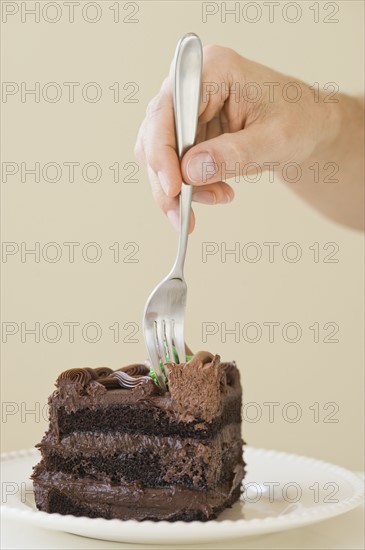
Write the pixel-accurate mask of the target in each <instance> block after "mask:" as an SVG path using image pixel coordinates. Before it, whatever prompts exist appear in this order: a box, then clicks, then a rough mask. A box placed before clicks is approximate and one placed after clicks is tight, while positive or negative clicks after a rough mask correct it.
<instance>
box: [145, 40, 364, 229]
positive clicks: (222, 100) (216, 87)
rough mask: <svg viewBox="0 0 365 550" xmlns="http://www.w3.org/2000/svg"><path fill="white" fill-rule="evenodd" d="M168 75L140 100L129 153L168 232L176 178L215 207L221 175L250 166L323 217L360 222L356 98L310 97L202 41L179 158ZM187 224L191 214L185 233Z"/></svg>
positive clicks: (175, 219) (175, 212)
mask: <svg viewBox="0 0 365 550" xmlns="http://www.w3.org/2000/svg"><path fill="white" fill-rule="evenodd" d="M172 81H173V74H172V67H171V70H170V74H169V76H168V77H167V78H166V79H165V80H164V82H163V83H162V86H161V89H160V92H159V93H158V94H157V96H156V97H154V98H153V99H152V101H151V102H150V103H149V105H148V108H147V112H146V117H145V119H144V121H143V122H142V124H141V127H140V129H139V133H138V137H137V142H136V146H135V155H136V157H137V159H138V160H139V161H140V162H142V163H144V164H145V165H146V167H147V172H148V176H149V179H150V182H151V187H152V193H153V196H154V199H155V200H156V202H157V204H158V205H159V206H160V208H161V209H162V210H163V212H164V213H165V214H166V215H167V217H168V218H169V220H170V222H171V223H172V225H173V226H174V227H175V229H177V230H179V193H180V189H181V181H182V180H184V181H185V182H186V183H189V184H192V185H193V186H194V188H193V200H194V201H196V202H203V203H205V204H223V203H229V202H231V201H232V200H233V198H234V191H233V188H232V186H231V185H229V184H228V183H226V182H225V181H224V180H225V179H229V178H231V177H232V176H234V175H235V174H237V175H240V174H241V175H242V174H243V175H246V176H248V177H250V176H251V177H252V176H254V177H255V176H256V175H257V174H258V171H259V170H262V171H267V170H269V171H270V177H272V178H275V179H274V181H275V182H276V181H278V180H281V181H283V182H284V183H285V184H286V185H287V186H288V187H289V188H290V189H292V190H293V191H294V192H295V193H297V194H298V195H299V196H301V197H302V198H303V199H304V200H305V201H307V202H308V203H309V204H311V205H312V206H313V208H315V209H316V210H318V211H319V212H321V213H322V214H324V215H325V216H327V217H328V218H330V219H332V220H334V221H336V222H338V223H341V224H343V225H345V226H348V227H351V228H354V229H363V228H364V208H363V204H364V164H363V151H364V106H363V102H362V101H361V100H359V99H356V98H352V97H350V96H346V95H344V94H335V95H332V96H331V95H330V93H329V92H330V91H331V90H327V91H326V92H322V91H319V92H318V91H317V93H316V95H315V91H314V90H313V88H310V86H309V85H308V84H305V83H304V82H301V81H300V80H296V79H294V78H292V77H288V76H285V75H282V74H280V73H278V72H276V71H273V70H271V69H269V68H267V67H264V66H263V65H260V64H259V63H255V62H252V61H249V60H248V59H245V58H243V57H241V56H240V55H239V54H238V53H236V52H235V51H233V50H231V49H228V48H223V47H221V46H214V45H211V46H206V47H205V48H204V64H203V74H202V82H203V86H202V97H201V102H200V108H199V121H198V131H197V140H196V143H197V144H196V145H195V146H194V147H192V148H191V149H189V151H188V152H187V153H186V154H185V155H184V157H183V158H182V160H181V163H180V162H179V159H178V156H177V154H176V142H175V129H174V114H173V98H172ZM248 83H254V85H250V86H249V85H247V84H248ZM270 83H271V84H270ZM288 83H294V84H293V85H289V86H288ZM245 84H246V87H245ZM257 94H258V95H257ZM297 94H299V96H298V98H299V99H298V100H297V101H295V98H296V97H297ZM330 100H332V101H330ZM288 163H292V165H291V166H288ZM315 163H318V164H317V165H315ZM327 163H330V164H329V165H328V164H327ZM317 169H318V170H317ZM298 170H299V171H298ZM316 170H317V173H316V174H315V171H316ZM297 177H298V178H299V179H298V181H296V182H294V181H293V180H295V179H297ZM336 180H337V181H336ZM232 181H233V182H234V180H232ZM194 225H195V216H194V213H193V211H192V214H191V220H190V232H191V231H192V230H193V229H194Z"/></svg>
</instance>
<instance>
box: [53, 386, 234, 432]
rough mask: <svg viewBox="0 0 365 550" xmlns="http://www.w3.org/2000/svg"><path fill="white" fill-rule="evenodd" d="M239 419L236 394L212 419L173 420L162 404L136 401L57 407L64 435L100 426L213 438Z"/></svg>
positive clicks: (103, 429) (109, 430)
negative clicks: (91, 405)
mask: <svg viewBox="0 0 365 550" xmlns="http://www.w3.org/2000/svg"><path fill="white" fill-rule="evenodd" d="M240 421H241V399H240V397H239V398H237V397H236V396H235V398H234V399H229V400H227V402H226V403H225V407H224V409H223V413H222V414H221V415H220V416H219V417H218V418H216V419H215V420H213V421H212V422H210V423H207V422H204V421H203V420H202V419H201V418H197V419H195V420H192V421H190V422H181V421H180V422H179V421H174V419H173V417H172V416H171V414H169V412H167V411H165V410H163V409H161V408H157V407H150V408H147V407H144V406H143V405H142V406H139V405H136V404H124V403H120V404H111V405H109V406H107V407H95V408H93V409H90V408H87V407H83V408H80V409H78V410H77V411H75V412H70V413H67V412H66V410H65V408H64V407H60V408H59V409H58V410H57V423H58V431H59V434H60V435H61V436H63V435H67V434H70V433H73V432H77V431H78V432H85V431H91V430H97V431H102V432H125V433H142V434H153V435H161V436H168V435H179V436H180V437H195V438H198V439H211V438H213V437H215V436H216V435H217V433H218V432H219V430H220V429H222V427H223V426H225V425H226V424H231V423H235V422H237V423H238V422H240Z"/></svg>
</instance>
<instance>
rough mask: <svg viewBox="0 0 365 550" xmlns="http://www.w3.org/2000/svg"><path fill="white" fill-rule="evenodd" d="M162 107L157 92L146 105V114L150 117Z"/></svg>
mask: <svg viewBox="0 0 365 550" xmlns="http://www.w3.org/2000/svg"><path fill="white" fill-rule="evenodd" d="M161 109H162V102H161V94H160V93H158V94H157V95H156V96H155V97H154V98H152V99H151V101H150V102H149V103H148V105H147V109H146V116H147V118H152V117H153V116H155V115H156V114H157V113H158V112H159V111H161Z"/></svg>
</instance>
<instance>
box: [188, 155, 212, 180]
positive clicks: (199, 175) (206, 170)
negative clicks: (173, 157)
mask: <svg viewBox="0 0 365 550" xmlns="http://www.w3.org/2000/svg"><path fill="white" fill-rule="evenodd" d="M186 171H187V174H188V176H189V179H190V180H191V181H193V182H197V181H203V182H205V181H207V180H209V179H210V178H211V177H212V176H214V174H216V173H217V172H218V166H217V164H216V163H215V162H214V160H213V159H212V157H211V156H210V154H209V153H199V154H197V155H193V156H192V157H191V158H190V159H189V161H188V164H187V166H186Z"/></svg>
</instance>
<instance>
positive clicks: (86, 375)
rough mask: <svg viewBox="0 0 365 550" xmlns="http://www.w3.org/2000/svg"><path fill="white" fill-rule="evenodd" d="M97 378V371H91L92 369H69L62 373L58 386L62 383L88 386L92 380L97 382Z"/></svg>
mask: <svg viewBox="0 0 365 550" xmlns="http://www.w3.org/2000/svg"><path fill="white" fill-rule="evenodd" d="M96 378H97V374H96V372H95V369H91V368H90V367H84V368H76V369H68V370H65V371H63V372H61V374H60V375H59V377H58V378H57V381H56V386H59V385H60V383H61V384H62V382H65V383H67V382H72V383H77V384H82V385H83V386H86V385H87V384H88V383H89V382H91V381H92V380H96Z"/></svg>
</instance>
